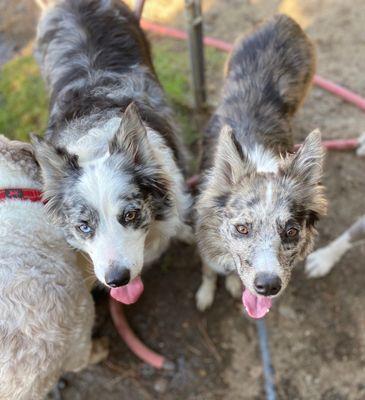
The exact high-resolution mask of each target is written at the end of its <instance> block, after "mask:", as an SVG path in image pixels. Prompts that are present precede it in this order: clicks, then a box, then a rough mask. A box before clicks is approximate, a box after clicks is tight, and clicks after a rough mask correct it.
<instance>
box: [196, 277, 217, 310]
mask: <svg viewBox="0 0 365 400" xmlns="http://www.w3.org/2000/svg"><path fill="white" fill-rule="evenodd" d="M214 291H215V290H214V287H213V288H212V286H211V285H207V284H204V283H202V284H201V286H200V288H199V290H198V291H197V292H196V295H195V300H196V306H197V308H198V310H199V311H205V310H207V309H208V308H209V307H210V306H211V305H212V304H213V300H214Z"/></svg>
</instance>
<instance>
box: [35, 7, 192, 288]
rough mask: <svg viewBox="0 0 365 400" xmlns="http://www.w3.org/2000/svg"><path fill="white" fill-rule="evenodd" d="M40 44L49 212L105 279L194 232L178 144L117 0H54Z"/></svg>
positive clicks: (144, 45) (39, 148)
mask: <svg viewBox="0 0 365 400" xmlns="http://www.w3.org/2000/svg"><path fill="white" fill-rule="evenodd" d="M37 43H38V45H37V57H38V59H39V62H40V64H41V68H42V72H43V75H44V78H45V80H46V82H47V84H48V87H49V91H50V98H51V100H50V118H49V124H48V128H47V132H46V140H45V141H43V140H40V139H37V138H35V139H34V144H35V148H36V154H37V158H38V160H39V162H40V164H41V167H42V174H43V178H44V183H45V197H46V198H47V200H48V203H47V209H48V211H49V214H50V215H51V216H52V218H53V221H54V222H55V223H57V224H58V225H60V226H62V227H63V228H64V232H65V234H66V237H67V240H68V242H69V243H70V244H71V245H73V246H74V247H76V248H78V249H81V250H83V251H85V252H87V253H88V254H89V255H90V256H91V258H92V260H93V263H94V268H95V273H96V275H97V277H98V279H99V280H100V281H101V282H103V283H107V275H108V270H110V269H111V266H113V269H115V266H117V269H119V270H120V271H121V272H122V271H125V270H128V271H130V275H131V278H132V279H133V278H135V277H136V276H138V275H139V274H140V273H141V269H142V264H143V263H150V262H151V261H153V260H155V259H156V258H158V257H159V256H160V255H161V253H162V252H163V251H164V250H165V249H166V248H167V246H168V243H169V241H170V239H171V238H172V237H174V236H179V237H181V238H185V239H186V238H187V237H188V236H189V235H190V230H191V229H190V228H189V227H188V226H187V225H186V223H185V217H186V214H187V212H188V209H189V206H190V198H189V195H188V194H187V192H186V190H185V184H184V167H185V154H184V148H183V146H182V144H181V141H180V138H179V136H178V131H177V129H176V126H175V124H174V122H173V118H172V113H171V109H170V108H169V106H168V104H167V102H166V100H165V95H164V93H163V90H162V88H161V86H160V84H159V82H158V79H157V77H156V75H155V71H154V68H153V65H152V60H151V55H150V49H149V44H148V42H147V40H146V38H145V36H144V33H143V32H142V30H141V28H140V27H139V24H138V21H137V19H136V18H135V16H134V15H133V13H132V12H131V11H130V10H129V9H128V7H127V6H126V5H124V4H123V3H122V2H120V1H117V0H64V1H60V2H57V4H56V6H54V7H53V8H51V9H48V10H46V11H45V13H44V15H43V18H42V20H41V22H40V24H39V27H38V42H37ZM132 219H133V221H132Z"/></svg>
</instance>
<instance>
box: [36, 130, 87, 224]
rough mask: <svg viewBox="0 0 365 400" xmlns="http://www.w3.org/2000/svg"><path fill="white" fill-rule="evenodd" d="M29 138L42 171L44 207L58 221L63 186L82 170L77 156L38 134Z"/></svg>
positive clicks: (62, 197) (61, 208)
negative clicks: (45, 201)
mask: <svg viewBox="0 0 365 400" xmlns="http://www.w3.org/2000/svg"><path fill="white" fill-rule="evenodd" d="M31 140H32V145H33V148H34V152H35V157H36V159H37V161H38V163H39V165H40V167H41V171H42V178H43V187H44V189H43V190H44V198H45V200H47V204H46V207H47V210H48V212H49V213H50V215H51V217H52V218H53V221H54V222H55V223H58V222H60V221H61V218H62V216H63V209H64V208H63V200H64V190H65V187H68V186H70V185H71V184H72V182H73V181H74V179H76V178H77V177H79V176H80V174H81V171H82V170H81V167H80V165H79V162H78V157H77V155H75V154H70V153H69V152H68V151H67V150H66V149H64V148H61V147H55V146H54V145H52V144H51V143H49V142H48V141H47V140H44V139H42V138H41V137H39V136H36V135H31Z"/></svg>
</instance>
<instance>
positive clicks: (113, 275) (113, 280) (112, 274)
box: [105, 266, 131, 288]
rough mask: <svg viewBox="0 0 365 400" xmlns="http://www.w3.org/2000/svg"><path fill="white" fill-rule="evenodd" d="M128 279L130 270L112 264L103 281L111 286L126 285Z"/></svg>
mask: <svg viewBox="0 0 365 400" xmlns="http://www.w3.org/2000/svg"><path fill="white" fill-rule="evenodd" d="M130 279H131V272H130V271H129V269H127V268H123V267H116V266H113V267H111V268H110V269H109V271H108V272H107V274H106V275H105V282H106V284H107V285H108V286H110V287H111V288H116V287H119V286H124V285H127V284H128V283H129V280H130Z"/></svg>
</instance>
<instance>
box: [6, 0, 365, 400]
mask: <svg viewBox="0 0 365 400" xmlns="http://www.w3.org/2000/svg"><path fill="white" fill-rule="evenodd" d="M10 3H11V5H10ZM157 3H159V2H158V0H147V9H146V16H148V17H150V18H153V19H154V20H155V21H162V22H164V23H168V24H169V25H173V26H180V27H182V26H183V25H184V19H183V17H184V15H183V10H182V5H183V2H182V1H172V0H171V1H167V0H165V1H160V3H163V4H164V7H163V10H164V12H163V13H162V12H161V15H159V13H158V12H157V11H156V8H154V7H155V6H156V4H157ZM10 6H11V7H13V10H12V13H13V14H14V19H13V20H9V19H6V21H5V20H4V17H2V16H4V13H2V12H1V11H2V10H1V8H3V10H4V9H5V8H7V11H8V12H7V14H9V10H8V8H9V7H10ZM204 11H205V14H204V18H205V32H206V34H208V35H211V36H215V37H219V38H222V39H225V40H228V41H233V40H234V39H235V37H236V36H237V35H238V34H240V33H242V32H246V31H249V30H250V29H251V28H252V27H253V26H254V25H255V24H256V23H257V22H259V21H260V20H262V19H263V18H265V17H268V16H270V15H272V14H273V13H275V12H278V11H283V12H287V13H288V14H290V15H292V16H293V17H295V18H296V19H297V20H298V21H299V22H300V23H301V24H302V26H303V27H304V28H305V29H306V31H307V33H308V34H309V36H310V37H311V38H312V39H313V40H314V41H315V43H316V45H317V49H318V73H319V74H320V75H322V76H324V77H326V78H328V79H332V80H334V81H336V82H338V83H340V84H343V85H344V86H346V87H348V88H351V89H353V90H355V91H357V92H358V93H360V94H362V95H363V96H364V95H365V74H364V65H365V48H364V47H365V45H364V43H365V42H364V26H365V3H364V2H363V1H362V0H353V1H351V2H350V1H347V2H344V1H340V0H307V1H306V2H302V1H299V0H298V1H294V0H283V1H278V0H229V1H228V0H227V1H224V2H223V1H219V0H206V1H205V2H204ZM25 14H26V15H27V16H28V19H27V21H28V23H27V24H19V20H23V19H24V15H25ZM36 15H37V13H36V11H35V9H34V8H33V6H32V5H31V2H30V1H29V0H28V1H26V0H25V1H19V2H10V0H5V1H4V0H0V63H1V60H5V59H8V58H9V57H11V55H12V52H13V51H17V50H19V49H20V48H22V47H23V46H26V45H27V43H28V42H29V40H30V39H31V38H32V35H33V34H34V26H35V19H36ZM152 40H153V38H152ZM221 75H222V72H221V71H210V74H209V76H207V81H208V88H209V94H210V98H209V99H210V101H211V102H212V103H214V102H215V101H216V100H217V92H218V90H219V87H220V77H221ZM315 127H319V128H320V129H321V130H322V132H323V136H324V138H325V139H330V138H339V137H342V138H347V137H354V136H358V135H359V134H360V133H361V132H362V131H365V120H364V113H363V112H361V111H359V110H358V109H356V108H355V107H354V106H352V105H349V104H346V103H344V102H342V101H341V100H339V99H337V98H335V97H333V96H332V95H330V94H328V93H326V92H324V91H322V90H320V89H318V88H313V90H312V91H311V93H310V95H309V97H308V99H307V101H306V102H305V104H304V107H303V109H302V110H301V111H300V113H299V115H298V117H297V118H296V120H295V128H296V132H297V134H296V138H297V141H300V140H302V139H303V138H304V137H305V135H306V134H307V133H309V132H310V131H311V130H312V129H313V128H315ZM364 171H365V160H364V159H362V160H361V159H357V158H356V157H355V155H354V154H353V153H351V152H347V153H335V152H332V153H329V154H328V157H327V162H326V168H325V179H324V183H325V185H326V186H327V192H328V197H329V200H330V208H329V213H328V217H327V218H325V219H324V220H323V221H322V222H321V223H320V224H319V233H320V235H319V239H318V241H317V246H320V245H324V244H326V243H327V242H328V241H330V240H332V239H333V238H335V237H336V236H337V235H338V234H339V233H340V232H342V231H343V230H344V229H345V228H346V227H348V226H349V225H350V223H352V222H353V221H354V220H355V219H356V218H357V217H358V216H360V215H361V214H363V213H364V212H365V202H364V195H365V173H364ZM363 257H365V246H364V245H363V246H358V247H357V248H355V249H353V250H352V251H351V252H350V253H349V254H347V255H346V256H345V257H344V258H343V260H342V261H341V262H340V263H339V264H338V265H337V267H336V269H335V270H334V271H333V272H332V273H331V274H330V275H329V276H327V277H325V278H323V279H319V280H308V279H306V277H305V275H304V272H303V268H302V265H299V266H298V268H297V269H296V271H295V273H294V276H293V278H292V282H291V284H290V285H289V288H288V289H287V290H286V292H285V294H284V295H283V296H282V297H281V298H280V299H278V300H277V301H276V303H275V305H274V306H273V308H272V310H271V312H270V313H269V315H268V317H267V318H266V322H267V326H268V330H269V340H270V347H271V353H272V359H273V365H274V369H275V377H276V384H277V391H278V398H279V399H280V400H363V399H365V311H364V305H365V290H364V287H365V274H364V268H365V265H364V258H363ZM199 264H200V262H199V258H198V255H197V252H196V249H195V248H194V247H189V246H186V245H182V244H177V243H176V244H173V246H172V247H171V249H170V250H169V251H168V252H167V254H166V255H165V256H164V257H163V258H162V259H161V261H160V263H159V264H158V265H156V266H155V267H154V268H152V269H151V270H149V271H148V272H147V273H146V274H145V277H144V281H145V293H144V295H143V297H142V298H141V300H140V301H139V302H138V304H136V305H134V306H130V307H128V309H127V316H128V319H129V321H130V324H131V326H132V327H133V329H134V330H135V331H136V333H137V334H138V335H139V336H140V337H141V338H142V339H143V341H144V342H145V343H146V344H147V345H149V346H150V347H152V348H153V349H156V350H158V351H159V352H161V353H163V354H164V355H166V356H167V357H168V358H169V359H171V360H173V361H174V362H175V365H176V368H175V370H174V371H164V372H159V371H155V370H153V369H151V368H150V367H148V366H146V365H144V364H143V363H141V362H140V361H139V360H137V359H136V358H135V356H133V355H132V354H131V353H130V351H129V350H128V349H127V348H126V346H125V345H124V344H123V343H122V341H121V340H120V339H119V337H118V335H117V333H116V332H115V329H114V327H113V325H112V322H111V320H110V317H109V314H108V310H107V298H106V296H105V295H102V294H100V293H99V296H98V298H97V301H96V304H97V321H96V329H95V330H96V334H97V335H106V336H108V337H109V338H110V343H111V351H110V356H109V358H108V360H107V361H106V362H104V363H102V364H100V365H97V366H94V367H91V368H88V369H87V370H85V371H83V372H82V373H79V374H68V375H67V376H66V380H67V386H66V388H65V389H64V390H63V391H62V395H63V399H64V400H86V399H87V400H116V399H125V400H148V399H163V400H218V399H225V400H238V399H240V400H261V399H264V398H265V394H264V386H263V374H262V367H261V359H260V353H259V346H258V340H257V336H256V327H255V324H254V323H253V322H252V321H250V320H248V318H246V317H244V316H243V313H242V306H241V305H240V304H239V303H236V302H234V301H233V300H232V299H231V298H230V297H229V296H228V294H227V293H226V292H225V290H224V288H223V285H222V282H220V285H219V286H220V287H219V290H218V292H217V296H216V300H215V303H214V307H213V308H212V309H211V310H210V311H208V312H206V313H204V314H200V313H198V312H197V311H196V309H195V306H194V294H195V292H196V290H197V288H198V285H199V283H200V271H199Z"/></svg>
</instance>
